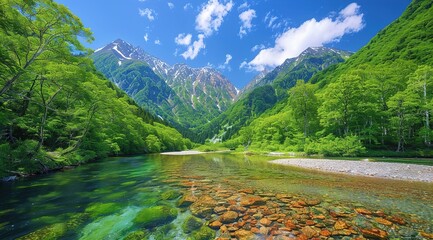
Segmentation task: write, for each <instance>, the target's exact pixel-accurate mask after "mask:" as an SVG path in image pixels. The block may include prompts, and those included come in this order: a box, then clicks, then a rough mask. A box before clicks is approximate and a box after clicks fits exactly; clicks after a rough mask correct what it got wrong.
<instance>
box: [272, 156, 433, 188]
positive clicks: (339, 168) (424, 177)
mask: <svg viewBox="0 0 433 240" xmlns="http://www.w3.org/2000/svg"><path fill="white" fill-rule="evenodd" d="M271 163H275V164H282V165H290V166H296V167H301V168H309V169H314V170H319V171H327V172H334V173H344V174H351V175H359V176H368V177H378V178H389V179H398V180H409V181H421V182H433V166H424V165H415V164H404V163H385V162H370V161H347V160H329V159H301V158H296V159H278V160H274V161H271Z"/></svg>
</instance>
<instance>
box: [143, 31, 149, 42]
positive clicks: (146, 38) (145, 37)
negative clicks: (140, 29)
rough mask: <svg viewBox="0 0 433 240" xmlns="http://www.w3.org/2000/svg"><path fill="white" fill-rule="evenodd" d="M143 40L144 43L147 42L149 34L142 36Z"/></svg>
mask: <svg viewBox="0 0 433 240" xmlns="http://www.w3.org/2000/svg"><path fill="white" fill-rule="evenodd" d="M143 38H144V41H146V42H147V41H149V34H147V33H146V34H144V37H143Z"/></svg>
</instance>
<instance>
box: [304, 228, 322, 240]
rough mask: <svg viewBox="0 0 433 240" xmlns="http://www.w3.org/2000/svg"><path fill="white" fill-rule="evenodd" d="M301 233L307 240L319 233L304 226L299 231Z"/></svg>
mask: <svg viewBox="0 0 433 240" xmlns="http://www.w3.org/2000/svg"><path fill="white" fill-rule="evenodd" d="M301 232H302V233H303V234H305V236H307V238H312V237H318V236H319V231H318V230H316V229H315V228H314V227H310V226H306V227H303V228H302V229H301Z"/></svg>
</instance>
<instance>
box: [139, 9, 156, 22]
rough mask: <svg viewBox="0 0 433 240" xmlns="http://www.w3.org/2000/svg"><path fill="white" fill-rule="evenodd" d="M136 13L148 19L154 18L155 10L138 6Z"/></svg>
mask: <svg viewBox="0 0 433 240" xmlns="http://www.w3.org/2000/svg"><path fill="white" fill-rule="evenodd" d="M138 14H140V16H142V17H147V19H149V21H153V20H155V11H154V10H152V9H150V8H145V9H141V8H139V9H138Z"/></svg>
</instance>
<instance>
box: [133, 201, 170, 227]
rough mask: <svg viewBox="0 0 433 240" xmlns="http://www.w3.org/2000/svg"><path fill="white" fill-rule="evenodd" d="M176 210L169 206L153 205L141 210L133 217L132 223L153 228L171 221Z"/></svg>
mask: <svg viewBox="0 0 433 240" xmlns="http://www.w3.org/2000/svg"><path fill="white" fill-rule="evenodd" d="M176 216H177V210H176V209H175V208H171V207H169V206H154V207H150V208H145V209H143V210H141V211H140V212H139V213H138V214H137V216H136V217H135V219H134V223H137V224H140V225H141V226H143V227H145V228H153V227H156V226H159V225H164V224H167V223H169V222H171V221H173V220H174V219H175V218H176Z"/></svg>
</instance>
